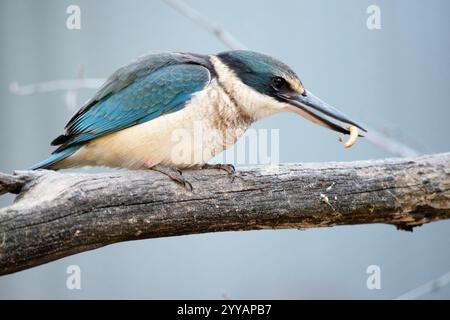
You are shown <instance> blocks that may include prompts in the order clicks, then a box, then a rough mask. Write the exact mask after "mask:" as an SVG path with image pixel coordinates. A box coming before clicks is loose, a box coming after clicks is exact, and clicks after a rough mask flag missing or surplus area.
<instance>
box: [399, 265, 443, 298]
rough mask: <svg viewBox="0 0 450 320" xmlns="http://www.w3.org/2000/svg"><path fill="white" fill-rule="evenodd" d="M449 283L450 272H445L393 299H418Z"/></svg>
mask: <svg viewBox="0 0 450 320" xmlns="http://www.w3.org/2000/svg"><path fill="white" fill-rule="evenodd" d="M449 284H450V272H447V273H446V274H444V275H443V276H440V277H439V278H437V279H434V280H431V281H429V282H427V283H425V284H423V285H421V286H419V287H417V288H414V289H412V290H410V291H408V292H406V293H404V294H402V295H401V296H399V297H397V298H396V299H395V300H415V299H419V298H421V297H423V296H425V295H427V294H430V293H435V292H437V291H439V290H442V289H443V288H445V287H447V286H448V285H449Z"/></svg>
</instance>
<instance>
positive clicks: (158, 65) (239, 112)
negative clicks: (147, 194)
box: [32, 50, 365, 189]
mask: <svg viewBox="0 0 450 320" xmlns="http://www.w3.org/2000/svg"><path fill="white" fill-rule="evenodd" d="M279 112H292V113H296V114H299V115H301V116H302V117H304V118H306V119H308V120H310V121H312V122H313V123H316V124H318V125H321V126H323V127H326V128H328V129H332V130H334V131H337V132H340V133H343V134H350V132H349V128H350V127H352V126H353V127H358V128H360V129H361V130H363V131H365V130H364V129H363V128H362V127H361V126H360V125H358V124H356V123H355V122H354V121H352V120H351V119H349V117H347V116H346V115H345V114H343V113H342V112H340V111H338V110H337V109H335V108H334V107H332V106H330V105H328V104H327V103H325V102H323V101H322V100H321V99H319V98H318V97H316V96H315V95H313V94H312V93H311V92H310V91H308V90H306V89H305V87H304V86H303V84H302V82H301V81H300V79H299V77H298V76H297V75H296V73H295V72H294V71H293V70H292V69H291V68H289V67H288V66H287V65H286V64H284V63H283V62H281V61H279V60H277V59H275V58H272V57H270V56H268V55H266V54H262V53H257V52H253V51H247V50H234V51H227V52H223V53H219V54H217V55H201V54H193V53H183V52H167V53H153V54H149V55H147V56H144V57H142V58H140V59H138V60H136V61H134V62H132V63H130V64H128V65H126V66H124V67H122V68H119V69H118V70H117V71H115V72H114V73H113V74H112V75H111V76H110V77H109V78H108V79H107V80H106V82H105V83H104V84H103V85H102V86H101V88H100V89H99V90H98V91H97V92H96V93H95V95H94V96H93V97H92V98H91V99H89V100H88V101H87V102H86V103H85V104H84V105H83V106H82V107H81V108H80V109H79V110H78V111H77V112H76V113H75V115H73V116H72V118H71V119H70V120H69V122H68V123H67V125H66V126H65V129H64V133H63V134H62V135H60V136H58V137H57V138H56V139H54V140H53V141H52V142H51V145H53V146H58V147H57V149H56V150H55V151H54V152H53V153H52V155H51V156H50V157H49V158H47V159H46V160H43V161H41V162H39V163H37V164H35V165H34V166H33V167H32V169H33V170H35V169H53V170H58V169H64V168H74V167H83V166H105V167H112V168H128V169H151V170H155V171H158V172H161V173H163V174H165V175H167V176H169V177H170V178H172V179H173V180H174V181H176V182H178V183H180V184H182V185H183V186H185V187H186V188H188V189H192V185H191V184H190V183H189V182H188V181H186V180H185V179H184V178H183V176H182V170H185V169H197V168H216V169H223V170H225V171H227V172H229V173H231V174H233V173H234V167H233V166H232V165H227V164H208V161H210V160H211V159H212V158H213V157H214V156H216V155H217V154H218V153H220V152H222V151H223V150H225V149H227V148H228V147H230V146H231V145H233V144H234V143H235V142H236V141H237V140H238V139H239V138H240V137H241V136H242V135H243V134H244V133H245V131H246V130H247V129H248V128H249V127H250V126H251V125H252V124H253V123H254V122H255V121H258V120H260V119H262V118H265V117H268V116H271V115H273V114H276V113H279Z"/></svg>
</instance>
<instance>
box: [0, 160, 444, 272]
mask: <svg viewBox="0 0 450 320" xmlns="http://www.w3.org/2000/svg"><path fill="white" fill-rule="evenodd" d="M183 174H184V176H185V177H186V178H187V179H188V180H189V181H190V182H191V183H192V185H193V187H194V191H193V192H188V191H186V190H185V189H184V188H181V187H180V186H179V185H177V184H175V183H174V182H172V181H171V180H170V179H168V178H167V177H166V176H163V175H161V174H159V173H155V172H152V171H120V172H119V171H117V172H112V173H111V172H108V173H101V174H86V173H67V172H54V171H46V170H43V171H22V172H16V173H15V174H13V175H7V174H0V194H4V193H6V192H11V193H17V194H18V197H17V199H16V201H15V202H14V203H13V204H12V205H10V206H8V207H5V208H2V209H0V274H7V273H12V272H16V271H19V270H22V269H26V268H30V267H33V266H36V265H39V264H43V263H46V262H49V261H52V260H55V259H59V258H62V257H65V256H68V255H72V254H75V253H79V252H83V251H87V250H91V249H95V248H99V247H102V246H105V245H108V244H112V243H116V242H120V241H127V240H135V239H143V238H156V237H167V236H178V235H186V234H198V233H205V232H216V231H233V230H236V231H237V230H257V229H281V228H317V227H329V226H334V225H352V224H365V223H387V224H393V225H396V226H397V227H398V228H400V229H406V230H411V229H412V228H413V227H414V226H418V225H421V224H424V223H428V222H430V221H433V220H439V219H448V218H450V153H445V154H436V155H430V156H422V157H417V158H402V159H388V160H370V161H357V162H348V163H317V164H286V165H280V166H260V167H249V168H243V169H240V170H238V173H237V176H236V177H235V178H234V179H233V178H232V177H230V176H228V175H227V174H226V173H224V172H222V171H217V170H200V171H186V172H184V173H183Z"/></svg>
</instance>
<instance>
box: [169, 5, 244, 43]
mask: <svg viewBox="0 0 450 320" xmlns="http://www.w3.org/2000/svg"><path fill="white" fill-rule="evenodd" d="M164 1H165V2H166V3H167V4H168V5H170V6H172V7H173V8H174V9H176V10H178V11H179V12H180V13H181V14H183V15H184V16H186V17H187V18H188V19H191V20H192V21H194V22H195V23H197V24H199V25H200V26H202V27H203V28H204V29H206V30H208V31H209V32H211V33H212V34H214V35H215V36H216V37H217V38H218V39H219V40H220V41H222V42H223V43H224V44H225V45H226V46H227V47H229V48H230V49H233V50H245V49H247V47H246V46H245V45H244V44H243V43H242V42H240V41H239V40H237V39H236V38H235V37H234V36H233V35H232V34H231V33H229V32H228V31H226V30H225V29H224V28H222V27H221V26H219V25H218V24H216V23H214V22H213V21H211V20H209V19H208V18H206V17H205V16H204V15H202V14H200V12H198V11H197V10H195V9H194V8H192V7H190V6H189V5H188V4H186V2H184V1H180V0H164Z"/></svg>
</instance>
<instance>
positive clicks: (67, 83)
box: [9, 78, 105, 96]
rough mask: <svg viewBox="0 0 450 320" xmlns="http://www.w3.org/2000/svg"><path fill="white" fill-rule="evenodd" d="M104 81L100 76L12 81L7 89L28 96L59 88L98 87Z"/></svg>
mask: <svg viewBox="0 0 450 320" xmlns="http://www.w3.org/2000/svg"><path fill="white" fill-rule="evenodd" d="M104 81H105V79H101V78H84V79H69V80H52V81H47V82H39V83H34V84H28V85H20V84H19V83H18V82H12V83H11V84H10V86H9V91H10V92H11V93H14V94H17V95H19V96H28V95H31V94H36V93H47V92H53V91H59V90H63V91H68V90H80V89H98V88H100V86H101V85H102V84H103V82H104Z"/></svg>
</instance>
